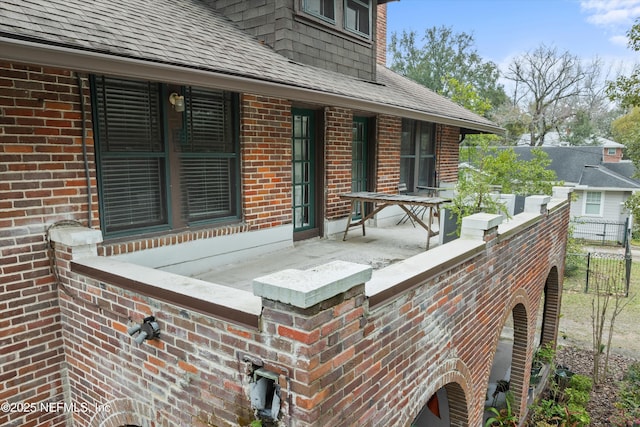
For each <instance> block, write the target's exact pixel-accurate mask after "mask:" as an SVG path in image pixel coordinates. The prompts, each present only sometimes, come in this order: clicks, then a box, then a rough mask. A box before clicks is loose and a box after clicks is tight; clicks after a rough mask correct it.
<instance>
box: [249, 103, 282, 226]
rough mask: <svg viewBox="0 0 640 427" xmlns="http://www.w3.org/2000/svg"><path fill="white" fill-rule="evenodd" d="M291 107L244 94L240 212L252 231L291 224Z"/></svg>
mask: <svg viewBox="0 0 640 427" xmlns="http://www.w3.org/2000/svg"><path fill="white" fill-rule="evenodd" d="M291 136H292V123H291V104H290V102H289V101H286V100H282V99H277V98H268V97H263V96H257V95H249V94H243V95H242V99H241V108H240V143H241V151H242V158H241V159H242V166H241V168H242V171H241V175H242V199H243V200H242V210H243V217H244V220H245V222H246V223H247V224H249V226H250V228H251V229H260V228H267V227H275V226H279V225H283V224H291V221H292V212H291V180H292V177H291V156H292V150H291Z"/></svg>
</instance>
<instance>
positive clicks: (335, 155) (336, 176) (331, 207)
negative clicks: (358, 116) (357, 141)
mask: <svg viewBox="0 0 640 427" xmlns="http://www.w3.org/2000/svg"><path fill="white" fill-rule="evenodd" d="M324 120H325V147H326V148H325V152H326V154H325V162H326V166H325V174H326V176H325V191H326V201H327V202H326V203H327V205H326V218H327V219H334V218H341V217H344V216H346V215H348V214H349V209H350V207H351V203H349V201H348V200H342V199H340V197H339V195H340V194H344V193H348V192H350V191H351V160H352V152H351V145H352V144H351V142H352V139H353V114H352V112H351V110H347V109H344V108H337V107H328V108H326V109H325V114H324Z"/></svg>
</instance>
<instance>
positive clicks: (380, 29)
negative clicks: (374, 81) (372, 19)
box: [376, 3, 387, 65]
mask: <svg viewBox="0 0 640 427" xmlns="http://www.w3.org/2000/svg"><path fill="white" fill-rule="evenodd" d="M377 12H378V17H377V20H376V62H377V63H378V64H382V65H386V64H387V4H386V3H384V4H379V5H378V11H377Z"/></svg>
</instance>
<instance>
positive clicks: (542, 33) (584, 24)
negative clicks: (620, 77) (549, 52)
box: [387, 0, 640, 71]
mask: <svg viewBox="0 0 640 427" xmlns="http://www.w3.org/2000/svg"><path fill="white" fill-rule="evenodd" d="M636 18H640V0H400V1H390V2H389V3H388V4H387V38H388V39H390V37H391V34H392V33H393V32H396V33H397V34H398V35H400V34H402V31H403V30H406V31H411V30H414V31H416V32H417V34H418V35H419V36H421V35H423V34H424V31H425V29H427V28H431V27H434V26H436V27H441V26H445V27H451V28H452V29H453V31H454V32H455V33H461V32H464V33H467V34H471V35H473V37H474V40H475V43H476V46H475V47H476V49H477V51H478V53H479V54H480V56H481V57H482V58H483V59H484V60H485V61H492V62H494V63H496V64H497V65H498V66H499V67H500V69H501V70H502V71H506V69H507V66H508V64H509V63H510V61H511V59H513V58H515V57H517V56H519V55H522V54H523V53H526V52H527V51H532V50H534V49H535V48H536V47H538V46H540V45H541V44H543V43H544V44H545V45H547V46H553V47H556V48H557V49H558V51H559V52H564V51H569V52H570V53H571V54H573V55H577V56H578V57H580V58H582V59H584V60H591V59H594V58H595V57H598V58H600V59H601V60H603V61H604V62H606V63H608V64H613V66H614V67H618V66H624V67H625V68H627V69H630V68H631V66H632V64H633V63H635V62H636V60H640V53H638V52H634V51H632V50H631V49H629V48H628V47H627V37H626V32H627V31H628V30H629V28H631V26H632V25H633V23H634V20H635V19H636ZM420 39H421V37H420V38H419V40H420Z"/></svg>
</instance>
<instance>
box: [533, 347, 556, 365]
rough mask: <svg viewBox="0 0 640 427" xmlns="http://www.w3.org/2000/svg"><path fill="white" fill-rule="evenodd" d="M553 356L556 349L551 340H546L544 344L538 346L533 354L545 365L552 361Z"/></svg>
mask: <svg viewBox="0 0 640 427" xmlns="http://www.w3.org/2000/svg"><path fill="white" fill-rule="evenodd" d="M555 357H556V349H555V346H554V343H553V342H548V343H546V344H545V345H543V346H541V347H539V348H538V349H537V350H536V353H535V355H534V358H535V359H537V360H539V361H541V362H542V363H544V364H547V365H549V364H551V363H553V359H554V358H555Z"/></svg>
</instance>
